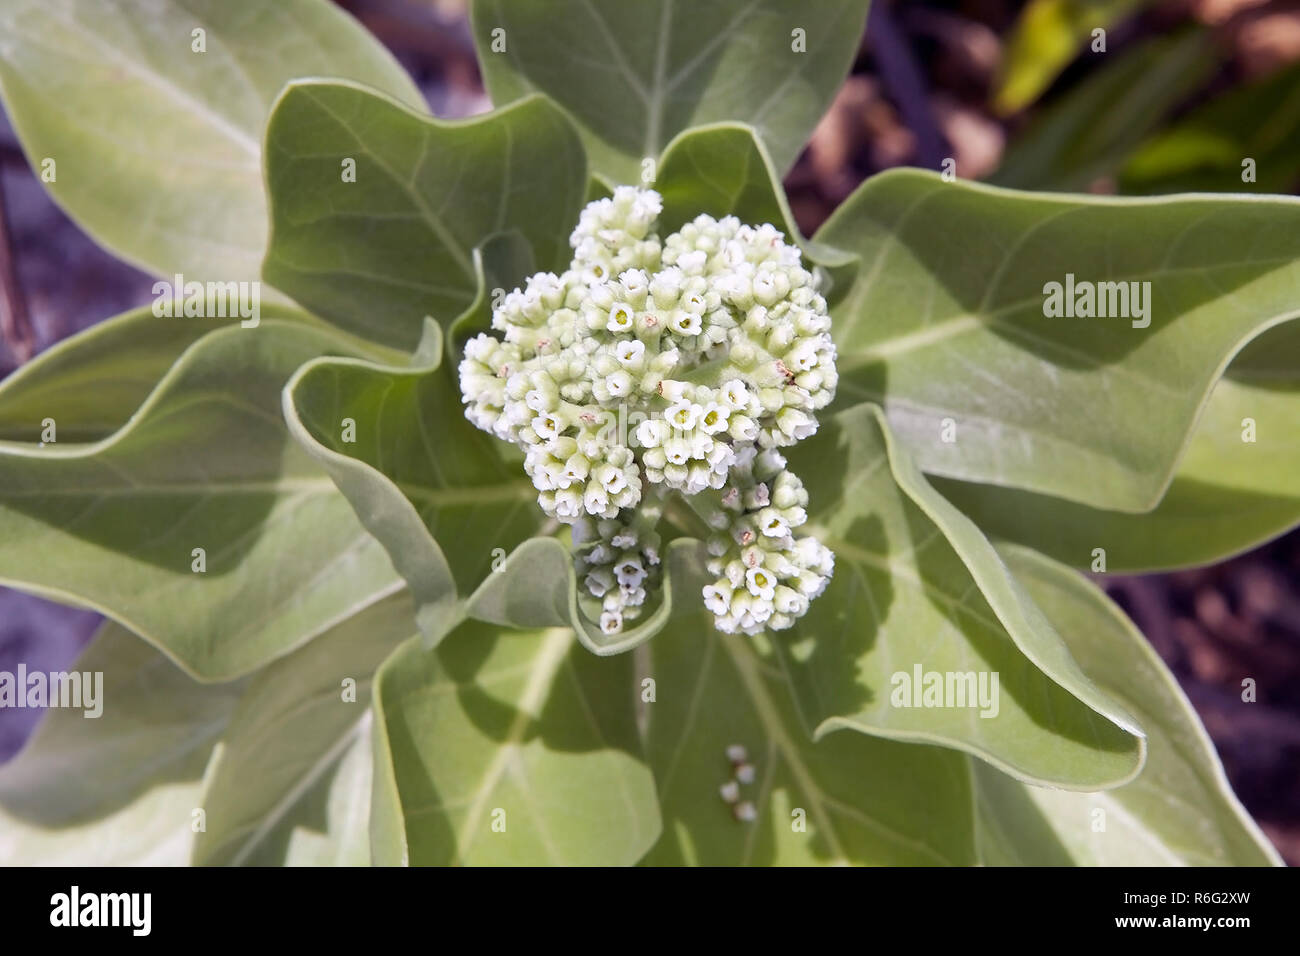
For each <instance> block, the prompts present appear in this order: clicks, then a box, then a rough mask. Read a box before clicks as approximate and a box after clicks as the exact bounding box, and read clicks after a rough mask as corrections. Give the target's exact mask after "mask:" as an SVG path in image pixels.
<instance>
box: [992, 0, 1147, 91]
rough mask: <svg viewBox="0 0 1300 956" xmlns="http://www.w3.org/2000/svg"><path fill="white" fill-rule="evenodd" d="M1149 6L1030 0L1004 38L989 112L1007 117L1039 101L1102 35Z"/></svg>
mask: <svg viewBox="0 0 1300 956" xmlns="http://www.w3.org/2000/svg"><path fill="white" fill-rule="evenodd" d="M1147 2H1148V0H1030V2H1029V3H1027V4H1026V5H1025V8H1024V9H1023V10H1021V11H1020V18H1019V19H1018V20H1017V21H1016V24H1015V27H1014V28H1013V29H1012V31H1011V35H1010V37H1008V38H1007V44H1006V50H1005V52H1004V53H1003V55H1002V64H1001V68H1000V69H999V71H998V78H997V80H996V87H995V89H994V92H993V109H994V110H995V111H996V112H998V113H1001V114H1002V115H1004V116H1005V115H1007V114H1010V113H1015V112H1017V111H1019V110H1021V109H1024V108H1025V107H1026V106H1028V105H1030V104H1031V103H1033V102H1034V100H1036V99H1038V97H1039V96H1041V95H1042V94H1043V93H1044V92H1045V91H1046V90H1047V88H1048V87H1050V86H1051V85H1052V82H1053V81H1054V80H1055V79H1056V77H1057V76H1058V75H1060V72H1061V71H1062V70H1063V69H1065V67H1066V66H1068V65H1069V64H1070V62H1071V61H1072V60H1073V59H1074V58H1075V57H1076V56H1078V54H1079V53H1080V52H1081V51H1082V50H1083V49H1084V48H1085V47H1088V46H1090V42H1091V40H1092V31H1093V30H1095V29H1097V28H1099V27H1100V28H1102V29H1106V28H1108V27H1110V26H1111V25H1112V24H1114V23H1116V22H1117V21H1118V20H1120V19H1121V18H1122V17H1125V16H1128V15H1129V14H1130V13H1132V12H1134V11H1135V10H1138V9H1140V8H1141V7H1143V6H1145V5H1146V3H1147Z"/></svg>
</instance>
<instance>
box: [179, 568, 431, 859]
mask: <svg viewBox="0 0 1300 956" xmlns="http://www.w3.org/2000/svg"><path fill="white" fill-rule="evenodd" d="M414 633H415V617H414V613H413V608H412V606H411V598H410V595H409V594H408V593H406V592H405V591H403V592H401V593H400V594H397V595H394V596H393V597H391V598H388V599H386V600H384V601H381V602H379V603H378V604H375V605H373V606H372V607H370V608H368V609H367V610H365V611H363V612H361V613H359V614H356V615H354V616H353V617H351V618H348V619H347V620H346V621H344V622H343V623H341V624H339V625H338V626H337V627H334V628H331V629H330V630H329V631H327V632H326V633H324V634H322V635H320V636H319V637H317V638H316V639H315V640H313V641H311V642H310V643H309V644H307V645H306V646H305V647H302V648H300V649H299V650H297V651H295V652H294V653H293V654H290V655H288V656H287V657H284V658H281V659H280V660H278V661H276V662H275V663H274V664H272V665H271V666H269V667H267V668H265V669H263V670H262V671H260V672H258V674H257V675H256V676H255V677H253V678H252V680H251V681H250V683H249V686H248V690H247V691H246V692H245V693H244V695H243V697H242V698H241V699H240V701H239V706H238V707H237V708H236V710H235V713H234V716H233V718H232V719H231V721H230V726H229V727H228V728H227V729H226V732H225V734H224V735H223V737H222V739H221V743H220V745H219V746H218V747H217V752H216V755H215V756H214V758H213V761H212V765H211V767H210V769H209V772H208V778H207V782H206V786H205V789H204V793H203V800H202V804H201V805H202V806H203V808H204V810H205V812H206V813H207V829H206V831H205V832H203V833H201V834H199V836H198V838H197V839H196V841H195V844H194V855H193V862H194V863H198V864H215V865H230V864H235V865H238V864H243V863H252V862H256V861H258V860H259V859H260V860H265V859H266V858H267V857H268V856H269V857H272V858H274V857H277V856H289V857H292V856H293V853H294V852H297V851H296V850H294V849H293V843H294V830H303V831H304V833H303V834H302V835H301V836H298V837H297V840H298V842H300V843H303V844H304V847H303V850H302V852H303V853H304V854H306V855H310V853H309V852H308V850H309V848H311V852H337V853H339V854H340V855H341V856H342V857H344V858H346V859H352V860H353V861H354V862H361V863H364V862H368V860H369V843H368V842H367V835H368V824H367V821H368V820H369V797H370V787H369V783H368V782H367V786H366V787H365V788H364V789H363V790H360V791H358V789H357V782H358V778H357V773H358V768H357V767H356V766H345V765H344V759H345V757H346V755H348V754H349V753H350V752H351V751H352V750H353V749H355V747H356V744H357V742H358V741H359V740H362V739H364V740H365V741H366V747H368V745H369V735H370V727H369V724H368V722H367V721H366V719H365V718H366V717H367V715H368V714H369V706H370V683H371V678H372V676H373V674H374V672H375V670H376V669H377V668H378V667H379V665H380V664H381V663H382V662H383V660H384V658H386V657H387V656H388V655H389V654H390V653H391V652H392V651H393V649H394V648H396V647H397V646H398V644H400V643H401V642H402V641H404V640H406V639H407V638H409V637H410V636H411V635H412V634H414ZM355 762H356V761H355V760H354V761H353V763H354V764H355ZM365 769H366V770H367V771H368V770H369V768H368V766H367V767H366V768H365ZM362 796H364V804H365V807H364V810H363V811H362V814H361V821H362V822H361V823H360V825H359V826H358V825H357V821H356V814H355V812H349V811H356V810H357V801H358V800H360V798H361V797H362ZM331 801H333V802H334V804H335V811H336V814H337V815H339V816H341V819H342V821H343V826H344V830H343V832H342V833H341V834H331V833H330V832H329V830H328V829H327V827H328V826H329V824H330V823H331V822H335V823H337V822H339V821H338V820H331V818H330V816H329V814H328V813H326V812H323V811H325V810H328V809H329V806H330V803H331ZM311 836H314V837H315V839H314V840H313V839H311ZM322 840H324V841H325V845H324V846H320V843H321V841H322ZM357 857H360V859H356V858H357Z"/></svg>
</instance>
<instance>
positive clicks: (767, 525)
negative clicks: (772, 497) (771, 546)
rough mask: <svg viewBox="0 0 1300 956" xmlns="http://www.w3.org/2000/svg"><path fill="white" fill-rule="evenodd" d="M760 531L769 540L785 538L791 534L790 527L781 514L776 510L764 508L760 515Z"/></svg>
mask: <svg viewBox="0 0 1300 956" xmlns="http://www.w3.org/2000/svg"><path fill="white" fill-rule="evenodd" d="M758 530H759V531H761V532H762V533H763V534H764V535H765V536H766V537H769V538H784V537H785V536H786V535H787V534H789V533H790V526H789V524H787V523H786V520H785V518H784V517H782V516H781V512H779V511H777V510H776V509H775V508H764V509H763V510H762V511H760V512H759V513H758Z"/></svg>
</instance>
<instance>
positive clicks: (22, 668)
mask: <svg viewBox="0 0 1300 956" xmlns="http://www.w3.org/2000/svg"><path fill="white" fill-rule="evenodd" d="M3 707H15V708H22V707H69V708H74V709H80V710H81V711H82V716H83V717H90V718H95V717H99V716H101V715H102V714H103V713H104V672H103V671H50V672H49V673H46V672H45V671H30V672H29V671H28V670H27V665H26V664H19V665H18V671H17V673H14V672H12V671H0V708H3Z"/></svg>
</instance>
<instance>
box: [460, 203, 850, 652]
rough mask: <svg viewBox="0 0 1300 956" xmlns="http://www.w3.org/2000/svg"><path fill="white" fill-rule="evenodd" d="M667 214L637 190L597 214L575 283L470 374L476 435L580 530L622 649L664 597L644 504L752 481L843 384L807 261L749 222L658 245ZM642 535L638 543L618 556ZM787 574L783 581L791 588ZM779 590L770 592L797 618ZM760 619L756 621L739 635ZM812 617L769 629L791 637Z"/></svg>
mask: <svg viewBox="0 0 1300 956" xmlns="http://www.w3.org/2000/svg"><path fill="white" fill-rule="evenodd" d="M662 206H663V204H662V200H661V197H660V196H659V194H658V193H656V192H654V191H652V190H644V189H635V188H632V187H620V188H619V189H617V190H615V192H614V195H613V196H612V197H611V198H607V199H601V200H597V201H596V202H593V203H591V204H589V205H588V206H587V207H586V209H585V210H583V213H582V216H581V219H580V221H579V223H578V227H577V229H575V230H574V233H573V235H572V237H571V238H570V244H571V245H572V247H573V250H574V257H573V260H572V262H571V263H570V266H569V268H568V269H567V270H566V271H565V272H563V273H562V274H561V275H555V274H553V273H539V274H537V275H534V276H532V277H531V278H529V279H528V281H527V283H526V284H525V286H524V288H523V289H516V290H514V291H513V292H511V293H509V294H508V295H506V296H505V297H504V300H503V301H502V303H501V305H500V307H499V308H497V309H496V310H494V313H493V317H492V325H493V328H494V329H495V330H496V331H498V332H500V333H502V334H503V337H502V338H500V339H498V338H495V337H493V336H491V335H479V336H477V337H475V338H474V339H472V340H471V341H470V342H469V343H467V345H466V348H465V359H464V361H463V362H462V363H461V366H460V381H461V391H462V394H463V397H464V401H465V404H466V406H467V409H466V415H467V417H468V418H469V420H470V421H472V422H473V423H474V424H475V425H477V426H478V427H479V428H482V429H483V430H485V431H489V432H492V433H493V434H495V435H497V436H498V437H500V438H502V439H504V440H507V441H510V442H513V443H515V444H517V445H518V446H519V447H520V448H521V449H522V450H523V452H524V456H525V457H524V467H525V469H526V471H527V472H528V475H529V477H530V478H531V479H532V481H533V484H534V485H536V487H537V490H538V503H539V504H540V505H541V507H542V509H543V510H544V511H545V512H546V513H547V514H548V515H550V516H552V517H554V518H556V519H558V520H560V521H563V522H565V523H568V524H572V525H575V531H576V530H577V526H578V525H579V524H581V525H582V527H583V534H584V538H583V540H584V542H587V543H588V545H589V547H590V549H591V551H592V552H594V554H595V557H592V554H591V553H588V554H586V555H583V554H579V556H578V560H579V569H580V570H581V571H583V572H584V573H585V578H584V580H585V581H586V586H587V588H588V591H589V593H590V594H591V595H592V596H593V597H595V598H598V599H600V600H601V602H602V606H603V607H604V614H603V616H602V621H601V626H602V628H603V629H604V630H606V631H607V632H609V633H616V632H617V631H618V630H619V629H621V627H622V625H623V621H624V620H625V619H631V618H633V617H635V613H636V612H635V609H636V608H637V607H639V606H640V605H641V603H642V602H643V601H644V598H645V594H646V586H645V585H646V584H647V583H652V582H651V580H650V578H649V577H648V576H649V574H650V569H651V567H652V566H653V565H654V564H655V563H656V562H657V556H656V557H654V558H653V559H652V558H651V557H649V555H650V554H653V553H654V548H655V546H657V542H656V543H655V544H654V545H651V550H650V552H646V551H645V550H644V549H643V540H642V539H646V540H648V539H647V538H646V534H647V529H645V528H643V527H639V526H640V525H642V524H644V522H638V521H636V520H635V518H634V516H635V515H636V514H637V509H638V506H639V505H641V502H642V499H643V496H644V495H646V494H648V493H649V492H650V489H651V488H653V489H654V493H655V496H656V499H658V498H659V497H660V496H662V494H664V493H665V492H666V491H668V490H673V491H678V492H681V493H683V494H686V495H698V494H700V493H701V492H704V491H706V490H709V489H713V490H715V494H716V491H718V490H721V489H723V488H725V487H727V485H728V482H729V480H731V479H732V477H733V474H738V475H740V476H741V477H742V478H743V480H745V481H749V480H750V477H751V476H752V474H753V468H754V463H755V461H756V459H757V458H758V457H762V456H764V455H766V456H767V458H768V459H771V455H774V454H775V452H774V449H776V448H779V447H783V446H787V445H791V444H793V443H794V442H796V441H799V440H800V439H803V438H806V437H808V436H809V435H811V434H813V433H814V432H815V431H816V429H817V419H816V414H815V413H816V412H817V411H818V410H819V409H821V408H824V407H825V406H826V405H827V404H828V403H829V402H830V401H831V399H832V398H833V397H834V393H835V386H836V381H837V377H836V371H835V346H834V344H833V343H832V341H831V338H830V318H829V316H828V315H827V309H826V301H825V299H823V298H822V296H820V295H819V294H818V293H817V291H816V288H815V281H814V277H813V275H812V273H811V272H809V271H808V270H806V269H805V268H804V267H803V265H802V263H801V260H800V253H799V250H798V248H797V247H795V246H792V245H788V244H787V243H786V242H785V241H784V238H783V236H782V234H781V233H780V231H779V230H777V229H776V228H775V227H774V226H771V225H762V226H758V227H753V226H747V225H744V224H743V223H741V222H740V221H739V220H738V219H736V218H735V217H734V216H727V217H725V218H723V219H721V220H718V219H714V218H712V217H710V216H700V217H698V218H696V219H695V220H694V221H693V222H689V223H687V224H686V225H684V226H682V227H681V228H680V229H679V230H678V231H677V232H674V233H672V234H671V235H669V236H667V237H666V238H664V239H663V240H661V239H660V237H659V235H658V233H657V232H656V231H655V229H656V226H657V224H658V218H659V215H660V213H661V211H662ZM777 457H778V458H779V455H778V456H777ZM765 460H767V459H765ZM771 460H775V459H771ZM759 483H760V484H761V482H759ZM781 487H785V486H784V485H782V486H781ZM751 490H753V489H751ZM800 490H801V489H800ZM799 507H800V508H801V507H802V505H800V506H799ZM746 514H747V513H746ZM745 520H749V519H748V517H746V518H745ZM756 520H757V519H756ZM787 523H788V522H787ZM633 527H637V528H638V530H637V531H636V532H635V534H634V535H633V536H634V537H635V538H636V539H637V540H636V541H633V542H632V543H630V544H626V545H621V544H618V543H616V542H617V541H620V540H623V539H625V538H626V537H627V535H628V534H633V532H632V531H630V530H629V529H631V528H633ZM788 527H789V528H793V527H796V525H795V524H793V523H788ZM649 530H653V529H649ZM769 539H770V540H771V541H776V536H773V535H769V536H765V538H764V540H769ZM782 540H785V539H782ZM791 540H793V539H792V538H791ZM593 541H594V542H597V543H595V544H590V542H593ZM773 547H775V545H773ZM791 547H795V545H791ZM799 547H803V548H804V549H805V550H807V548H808V546H807V545H799ZM818 547H820V545H818ZM822 550H823V551H824V550H825V549H824V548H823V549H822ZM625 552H626V553H632V554H634V555H636V554H639V555H640V557H639V558H638V560H640V562H641V563H640V565H639V568H640V570H631V571H628V572H627V573H626V574H623V575H620V574H619V573H618V571H617V567H618V566H619V563H620V562H622V561H624V560H625V558H624V554H625ZM774 553H775V552H774ZM793 553H794V552H792V554H793ZM800 554H801V555H802V552H800ZM810 555H811V552H809V555H804V556H802V557H800V558H799V559H798V560H799V561H804V564H805V565H807V567H804V566H803V565H800V567H801V568H803V569H804V570H805V571H806V570H808V568H812V567H820V566H821V564H820V563H818V562H813V563H812V564H808V561H811V560H812V557H811V556H810ZM606 558H609V559H611V560H610V561H607V560H606ZM742 559H743V560H748V558H742ZM764 560H766V559H764ZM772 560H773V561H775V560H776V559H775V558H773V559H772ZM790 560H791V561H795V560H796V559H795V558H794V557H791V558H790ZM822 563H824V562H822ZM781 568H782V574H780V575H776V579H777V580H780V581H786V580H789V579H790V575H789V574H788V573H785V572H786V571H788V569H787V568H786V567H785V566H784V565H782V566H781ZM719 573H721V572H719ZM772 573H773V574H774V575H775V574H776V570H775V569H773V571H772ZM810 573H811V572H810ZM638 575H641V576H638ZM625 578H626V581H625V580H624V579H625ZM728 580H730V578H728ZM800 580H802V579H800ZM808 580H811V579H808ZM629 582H631V583H629ZM616 585H617V586H616ZM782 586H784V585H782ZM775 588H776V585H775V584H774V585H773V589H772V591H771V594H770V595H769V594H768V589H766V588H759V592H760V593H761V594H762V595H767V597H766V598H764V599H765V600H768V601H769V602H772V601H775V600H777V595H778V593H779V594H780V599H781V602H782V606H785V605H787V604H788V605H790V607H791V608H792V609H793V608H796V606H797V605H798V602H794V603H793V604H792V603H791V602H790V601H788V600H786V598H785V594H784V592H778V591H777V590H775ZM733 592H734V588H733ZM720 593H721V592H717V594H720ZM799 593H800V594H803V595H804V596H805V597H804V601H803V604H802V605H801V606H802V607H806V606H807V600H806V598H807V591H806V590H801V591H799ZM710 594H711V595H712V596H711V597H710V600H711V601H713V603H715V604H716V603H718V601H719V600H720V599H719V598H718V597H717V594H714V593H713V592H710ZM731 597H732V598H736V599H737V600H739V597H738V596H737V594H735V593H733V595H732V596H731ZM756 599H757V598H756ZM728 600H731V598H729V599H728ZM741 603H742V604H744V602H743V601H741ZM719 606H720V605H719ZM728 607H730V604H728ZM773 607H774V608H775V607H776V605H775V604H774V605H773ZM763 613H764V612H763V611H762V610H761V609H760V610H758V611H753V610H751V609H750V608H749V606H748V605H746V606H745V607H742V608H740V609H739V610H738V611H737V612H736V613H735V615H734V626H736V627H741V628H746V629H747V628H748V627H749V626H750V623H749V622H750V620H751V618H752V619H754V620H757V617H756V615H762V614H763ZM799 613H802V611H801V610H790V611H779V610H778V611H773V612H771V613H769V614H767V616H766V617H763V620H764V621H768V622H770V623H769V624H768V626H772V627H778V626H783V624H782V622H784V621H786V620H787V619H789V620H793V619H794V618H795V617H797V616H798V614H799ZM728 615H732V612H731V611H727V612H726V613H725V614H721V615H720V624H721V623H723V621H724V619H725V621H726V622H727V623H728V624H730V623H732V622H733V619H732V617H729V616H728ZM746 615H749V616H748V617H746ZM760 626H761V622H760ZM784 626H788V625H784Z"/></svg>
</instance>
